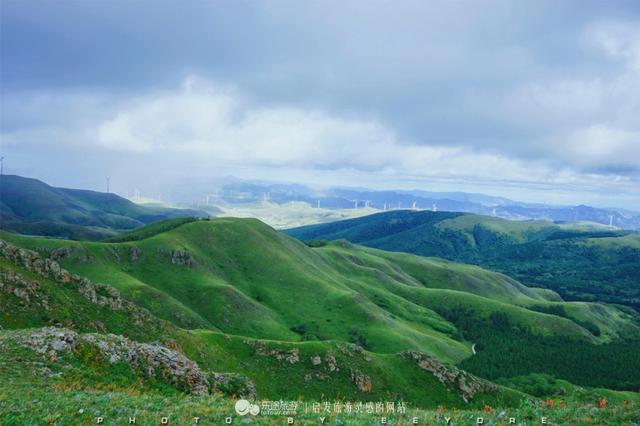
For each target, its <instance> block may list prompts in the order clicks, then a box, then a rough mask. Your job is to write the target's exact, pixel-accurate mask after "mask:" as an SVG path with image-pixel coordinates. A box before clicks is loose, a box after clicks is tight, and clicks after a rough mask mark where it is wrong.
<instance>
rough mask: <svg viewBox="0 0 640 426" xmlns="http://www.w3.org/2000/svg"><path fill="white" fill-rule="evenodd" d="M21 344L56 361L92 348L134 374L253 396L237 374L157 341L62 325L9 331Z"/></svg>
mask: <svg viewBox="0 0 640 426" xmlns="http://www.w3.org/2000/svg"><path fill="white" fill-rule="evenodd" d="M7 338H13V339H15V341H16V342H17V343H19V344H21V345H22V346H25V347H27V348H29V349H31V350H33V351H35V352H36V353H39V354H42V355H43V356H44V357H46V358H47V359H49V360H50V361H56V360H57V359H58V358H59V357H60V356H62V355H65V354H71V355H73V354H76V353H77V351H78V350H79V349H81V348H82V347H83V346H89V347H91V348H93V349H94V350H96V351H97V352H98V353H99V354H100V356H101V357H102V358H103V359H104V360H106V361H107V362H109V363H110V364H114V363H117V362H125V363H126V364H127V365H128V366H129V367H131V368H132V369H133V370H134V371H137V372H138V374H140V375H142V376H144V377H148V378H155V379H158V380H161V381H163V382H165V383H167V384H169V385H171V386H173V387H176V388H178V389H180V390H182V391H185V392H187V393H191V394H193V395H206V394H209V393H216V392H222V393H231V394H234V395H236V396H239V397H243V398H248V399H255V397H256V389H255V386H254V384H253V383H252V382H251V381H249V380H248V379H247V378H246V377H244V376H242V375H239V374H223V373H209V372H207V371H204V370H202V369H200V367H199V366H198V364H197V363H195V362H194V361H192V360H190V359H189V358H187V357H186V356H184V355H183V354H181V353H180V352H178V351H175V350H173V349H169V348H167V347H166V346H162V345H160V344H158V343H139V342H135V341H132V340H130V339H127V338H126V337H123V336H117V335H114V334H93V333H87V334H80V333H76V332H75V331H73V330H69V329H66V328H54V327H46V328H41V329H38V330H33V331H29V332H26V333H15V334H14V333H9V334H8V335H5V336H3V337H2V339H7Z"/></svg>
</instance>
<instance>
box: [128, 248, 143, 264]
mask: <svg viewBox="0 0 640 426" xmlns="http://www.w3.org/2000/svg"><path fill="white" fill-rule="evenodd" d="M140 256H142V250H140V249H139V248H138V247H131V249H130V250H129V259H131V261H132V262H137V261H138V260H139V259H140Z"/></svg>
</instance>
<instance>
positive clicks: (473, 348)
mask: <svg viewBox="0 0 640 426" xmlns="http://www.w3.org/2000/svg"><path fill="white" fill-rule="evenodd" d="M471 352H473V354H474V355H475V354H476V344H475V343H474V344H472V345H471Z"/></svg>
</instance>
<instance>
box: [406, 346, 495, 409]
mask: <svg viewBox="0 0 640 426" xmlns="http://www.w3.org/2000/svg"><path fill="white" fill-rule="evenodd" d="M402 355H403V356H404V357H406V358H409V359H412V360H414V361H415V362H416V363H417V364H418V366H420V368H422V369H423V370H426V371H428V372H429V373H431V374H433V376H434V377H435V378H436V379H438V381H440V383H442V384H443V385H445V386H447V387H448V388H449V389H451V390H453V391H454V392H456V393H457V394H458V395H460V397H461V398H462V399H463V401H465V402H469V401H471V400H472V399H473V397H474V396H475V395H477V394H478V393H489V392H495V391H496V390H498V386H497V385H495V384H494V383H491V382H489V381H487V380H484V379H481V378H479V377H476V376H474V375H473V374H469V373H467V372H466V371H463V370H460V369H458V368H456V367H453V366H450V365H445V364H443V363H441V362H440V361H438V360H436V359H435V358H432V357H430V356H428V355H425V354H423V353H421V352H417V351H405V352H402Z"/></svg>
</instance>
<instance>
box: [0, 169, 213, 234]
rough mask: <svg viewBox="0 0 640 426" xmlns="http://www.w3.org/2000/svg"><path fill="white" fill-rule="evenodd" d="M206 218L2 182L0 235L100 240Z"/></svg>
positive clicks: (99, 195)
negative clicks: (162, 224) (158, 223)
mask: <svg viewBox="0 0 640 426" xmlns="http://www.w3.org/2000/svg"><path fill="white" fill-rule="evenodd" d="M206 215H207V214H206V213H204V212H202V211H198V210H192V209H174V208H164V207H150V206H141V205H138V204H135V203H133V202H131V201H129V200H127V199H125V198H122V197H120V196H118V195H116V194H113V193H103V192H96V191H87V190H79V189H68V188H55V187H52V186H49V185H47V184H46V183H44V182H42V181H39V180H37V179H31V178H25V177H21V176H15V175H4V176H0V229H3V230H7V231H12V232H18V233H21V234H29V235H43V236H52V237H61V238H69V239H90V240H98V239H102V238H107V237H110V236H113V235H116V234H118V233H119V232H121V231H125V230H131V229H135V228H137V227H140V226H143V225H145V224H149V223H152V222H156V221H159V220H163V219H169V218H174V217H185V216H206Z"/></svg>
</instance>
